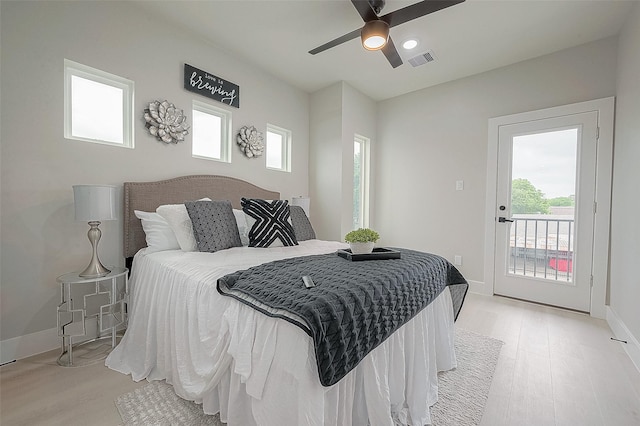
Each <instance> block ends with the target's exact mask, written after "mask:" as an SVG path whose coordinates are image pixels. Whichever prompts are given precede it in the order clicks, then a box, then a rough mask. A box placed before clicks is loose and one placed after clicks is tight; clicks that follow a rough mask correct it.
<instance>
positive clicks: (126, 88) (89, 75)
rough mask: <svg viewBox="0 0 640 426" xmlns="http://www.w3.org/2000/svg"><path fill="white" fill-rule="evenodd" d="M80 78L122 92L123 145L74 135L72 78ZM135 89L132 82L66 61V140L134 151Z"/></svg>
mask: <svg viewBox="0 0 640 426" xmlns="http://www.w3.org/2000/svg"><path fill="white" fill-rule="evenodd" d="M74 76H75V77H79V78H83V79H85V80H90V81H93V82H95V83H100V84H104V85H106V86H111V87H115V88H117V89H121V90H122V143H119V142H112V141H106V140H102V139H92V138H86V137H82V136H75V135H73V128H72V120H73V110H72V108H73V102H72V96H73V93H72V89H73V85H72V83H71V79H72V77H74ZM134 89H135V85H134V82H133V81H132V80H129V79H126V78H124V77H120V76H117V75H115V74H111V73H108V72H106V71H102V70H99V69H97V68H93V67H90V66H88V65H83V64H80V63H78V62H74V61H71V60H69V59H66V58H65V60H64V138H65V139H69V140H78V141H83V142H91V143H97V144H102V145H110V146H118V147H121V148H129V149H133V148H134V147H135V143H134V126H133V122H134V121H133V105H134Z"/></svg>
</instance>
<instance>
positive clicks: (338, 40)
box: [309, 28, 360, 55]
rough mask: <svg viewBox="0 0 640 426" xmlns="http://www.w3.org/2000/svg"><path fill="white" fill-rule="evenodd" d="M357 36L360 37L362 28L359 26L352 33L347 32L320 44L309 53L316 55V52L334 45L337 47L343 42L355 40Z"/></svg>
mask: <svg viewBox="0 0 640 426" xmlns="http://www.w3.org/2000/svg"><path fill="white" fill-rule="evenodd" d="M357 37H360V28H358V29H357V30H353V31H351V32H350V33H348V34H345V35H343V36H342V37H338V38H336V39H334V40H331V41H330V42H328V43H325V44H323V45H322V46H318V47H316V48H315V49H312V50H310V51H309V53H311V54H312V55H315V54H316V53H320V52H324V51H325V50H327V49H331V48H332V47H336V46H337V45H339V44H342V43H344V42H347V41H349V40H353V39H354V38H357Z"/></svg>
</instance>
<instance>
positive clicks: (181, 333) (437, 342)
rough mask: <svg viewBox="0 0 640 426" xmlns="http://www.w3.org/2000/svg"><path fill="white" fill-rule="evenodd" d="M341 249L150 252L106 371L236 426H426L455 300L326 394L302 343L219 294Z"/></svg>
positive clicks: (447, 361)
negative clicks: (272, 268) (232, 276)
mask: <svg viewBox="0 0 640 426" xmlns="http://www.w3.org/2000/svg"><path fill="white" fill-rule="evenodd" d="M344 247H345V245H344V244H342V243H338V242H328V241H320V240H309V241H303V242H301V243H300V245H299V246H294V247H279V248H269V249H261V248H249V247H237V248H232V249H228V250H223V251H219V252H216V253H200V252H182V251H179V250H171V251H163V252H156V253H151V254H145V250H144V249H143V250H141V251H140V252H139V253H138V254H137V255H136V257H135V260H134V267H133V271H132V276H131V281H130V283H131V290H132V294H131V303H130V305H129V309H130V317H129V325H128V328H127V331H126V333H125V335H124V337H123V338H122V340H121V342H120V344H119V345H118V346H117V347H116V348H115V349H114V350H113V351H112V352H111V354H110V355H109V357H108V358H107V360H106V365H107V366H108V367H110V368H112V369H114V370H117V371H120V372H122V373H125V374H131V375H132V377H133V379H134V380H136V381H138V380H142V379H147V380H162V379H166V381H167V382H169V383H171V384H173V386H174V388H175V391H176V393H177V394H178V395H179V396H181V397H182V398H185V399H188V400H193V401H196V402H198V403H202V405H203V408H204V411H205V412H206V413H210V414H213V413H217V412H220V418H221V420H222V421H224V422H227V423H228V424H229V425H230V426H234V425H241V426H250V425H259V426H270V425H273V426H284V425H295V426H301V425H354V426H360V425H366V424H367V422H368V423H369V424H371V425H373V426H377V425H393V424H413V425H423V424H428V423H430V416H429V406H430V405H433V404H434V403H435V402H436V400H437V371H442V370H448V369H451V368H454V367H455V366H456V359H455V353H454V347H453V338H454V333H453V321H454V319H453V309H452V304H451V295H450V293H449V290H448V288H447V289H445V291H443V292H442V294H441V295H440V296H439V297H438V298H437V299H436V300H434V301H433V302H432V303H431V304H430V305H429V306H427V308H425V309H424V310H423V311H421V312H420V313H419V314H418V315H417V316H416V317H414V318H413V319H412V320H411V321H410V322H408V323H407V324H405V325H404V326H403V327H402V328H400V329H399V330H398V331H396V332H395V333H394V334H393V335H392V336H391V337H390V338H389V339H387V340H386V341H385V342H384V343H383V344H381V345H380V346H378V347H377V348H376V349H374V350H373V351H372V352H371V353H369V355H367V356H366V357H365V358H364V359H363V360H362V361H361V362H360V364H359V365H358V366H357V367H356V368H355V369H354V370H352V371H351V372H350V373H349V374H348V375H347V376H346V377H345V378H344V379H342V380H341V381H340V382H339V383H337V384H336V385H334V386H331V387H323V386H322V385H321V384H320V381H319V379H318V372H317V367H316V362H315V355H314V351H313V341H312V339H311V338H310V337H309V336H308V335H307V334H306V333H305V332H304V331H302V330H301V329H299V328H298V327H296V326H294V325H293V324H290V323H289V322H287V321H283V320H280V319H276V318H271V317H267V316H265V315H263V314H261V313H259V312H258V311H255V310H254V309H252V308H250V307H248V306H246V305H244V304H242V303H240V302H238V301H236V300H235V299H233V298H230V297H225V296H222V295H220V294H219V293H218V291H217V289H216V280H217V279H218V278H219V277H221V276H223V275H226V274H228V273H231V272H234V271H237V270H240V269H246V268H248V267H251V266H255V265H258V264H261V263H264V262H268V261H273V260H277V259H283V258H287V257H295V256H304V255H309V254H320V253H330V252H334V251H335V250H336V249H338V248H344Z"/></svg>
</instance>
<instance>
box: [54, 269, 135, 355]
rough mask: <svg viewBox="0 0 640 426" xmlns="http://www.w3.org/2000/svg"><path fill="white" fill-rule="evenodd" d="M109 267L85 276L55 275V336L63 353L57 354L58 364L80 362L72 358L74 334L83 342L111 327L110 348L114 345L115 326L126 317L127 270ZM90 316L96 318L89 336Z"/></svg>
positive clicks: (99, 337) (100, 337)
mask: <svg viewBox="0 0 640 426" xmlns="http://www.w3.org/2000/svg"><path fill="white" fill-rule="evenodd" d="M110 269H111V272H110V273H109V274H107V275H105V276H104V277H97V278H86V277H81V276H79V275H78V274H79V272H72V273H69V274H65V275H61V276H59V277H58V279H57V281H58V283H60V304H59V305H58V336H60V337H62V353H61V354H60V356H59V357H58V364H60V365H62V366H65V367H72V366H77V365H81V364H82V362H78V361H76V362H74V359H73V350H74V344H73V340H74V338H76V341H81V343H80V344H82V345H84V344H86V343H89V342H94V341H97V340H100V339H102V338H103V337H104V334H105V332H109V331H110V333H111V348H114V347H115V346H116V331H117V328H118V327H120V326H122V325H125V324H126V321H127V311H126V304H127V303H128V297H129V279H128V276H129V270H128V269H127V268H122V267H110ZM74 297H75V300H74ZM92 319H95V325H96V331H95V334H96V336H95V338H94V339H89V340H88V339H87V337H88V336H87V320H89V322H90V323H91V320H92ZM91 324H92V323H91ZM78 345H79V344H78ZM78 345H77V346H78ZM109 350H110V349H109ZM107 353H108V352H104V351H103V352H102V353H100V355H104V356H102V357H101V358H98V359H102V358H104V357H106V355H107ZM82 361H86V360H85V359H83V360H82ZM85 363H86V362H85Z"/></svg>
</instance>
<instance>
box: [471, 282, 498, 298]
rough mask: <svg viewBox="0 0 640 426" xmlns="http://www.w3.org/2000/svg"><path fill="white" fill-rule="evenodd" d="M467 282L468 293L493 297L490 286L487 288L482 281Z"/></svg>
mask: <svg viewBox="0 0 640 426" xmlns="http://www.w3.org/2000/svg"><path fill="white" fill-rule="evenodd" d="M467 282H468V283H469V291H470V292H471V293H477V294H483V295H485V296H493V288H491V286H487V285H486V284H485V283H483V282H482V281H472V280H467Z"/></svg>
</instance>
